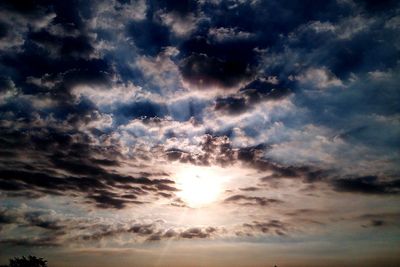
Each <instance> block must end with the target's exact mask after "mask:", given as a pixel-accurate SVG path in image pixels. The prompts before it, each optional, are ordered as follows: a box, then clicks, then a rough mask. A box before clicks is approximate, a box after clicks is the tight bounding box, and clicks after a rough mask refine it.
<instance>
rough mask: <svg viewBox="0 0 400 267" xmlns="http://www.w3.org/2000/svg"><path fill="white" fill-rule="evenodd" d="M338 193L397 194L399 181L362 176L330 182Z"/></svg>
mask: <svg viewBox="0 0 400 267" xmlns="http://www.w3.org/2000/svg"><path fill="white" fill-rule="evenodd" d="M331 183H332V186H333V188H334V190H336V191H338V192H349V193H361V194H398V193H399V192H400V182H399V180H393V181H382V180H381V179H379V178H378V177H377V176H363V177H355V178H343V179H337V180H334V181H332V182H331Z"/></svg>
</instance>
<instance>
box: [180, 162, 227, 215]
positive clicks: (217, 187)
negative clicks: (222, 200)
mask: <svg viewBox="0 0 400 267" xmlns="http://www.w3.org/2000/svg"><path fill="white" fill-rule="evenodd" d="M225 179H226V177H225V176H223V174H222V173H221V172H218V170H217V169H213V168H210V167H199V166H185V167H183V168H182V169H181V170H180V171H179V172H178V173H177V175H176V181H177V185H178V187H179V189H180V190H181V191H180V192H179V193H178V196H179V197H180V198H181V199H182V200H183V201H185V203H186V204H187V205H188V206H189V207H192V208H200V207H204V206H206V205H209V204H211V203H213V202H215V201H217V200H218V197H219V195H220V194H221V192H222V184H223V182H224V181H225Z"/></svg>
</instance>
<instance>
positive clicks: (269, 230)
mask: <svg viewBox="0 0 400 267" xmlns="http://www.w3.org/2000/svg"><path fill="white" fill-rule="evenodd" d="M289 230H290V229H289V225H288V224H287V223H284V222H282V221H280V220H269V221H266V222H259V221H253V222H251V223H245V224H243V230H242V231H239V232H237V235H239V236H240V235H252V234H255V233H257V232H261V233H263V234H276V235H279V236H285V235H287V234H288V231H289Z"/></svg>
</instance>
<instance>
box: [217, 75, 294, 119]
mask: <svg viewBox="0 0 400 267" xmlns="http://www.w3.org/2000/svg"><path fill="white" fill-rule="evenodd" d="M290 93H291V90H290V89H286V88H282V87H280V86H279V85H277V84H273V83H271V81H269V80H268V79H265V78H264V79H257V80H254V81H252V82H251V83H249V84H247V85H246V86H244V87H243V88H241V89H240V90H239V92H238V93H237V94H235V95H232V96H228V97H223V98H217V99H216V100H215V107H214V109H215V110H217V111H223V112H226V113H228V114H231V115H237V114H241V113H243V112H246V111H248V110H250V109H252V108H254V107H255V106H256V105H257V103H259V102H261V101H274V100H275V101H276V100H279V99H282V98H284V97H286V96H288V95H289V94H290Z"/></svg>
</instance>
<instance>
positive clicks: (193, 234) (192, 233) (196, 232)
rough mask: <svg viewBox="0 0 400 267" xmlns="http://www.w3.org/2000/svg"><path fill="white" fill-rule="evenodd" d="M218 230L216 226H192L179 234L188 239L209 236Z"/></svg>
mask: <svg viewBox="0 0 400 267" xmlns="http://www.w3.org/2000/svg"><path fill="white" fill-rule="evenodd" d="M216 231H217V229H216V228H214V227H207V228H205V229H201V228H190V229H187V230H185V231H183V232H182V233H180V235H179V236H180V237H182V238H188V239H192V238H209V237H210V236H211V235H212V234H213V233H215V232H216Z"/></svg>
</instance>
